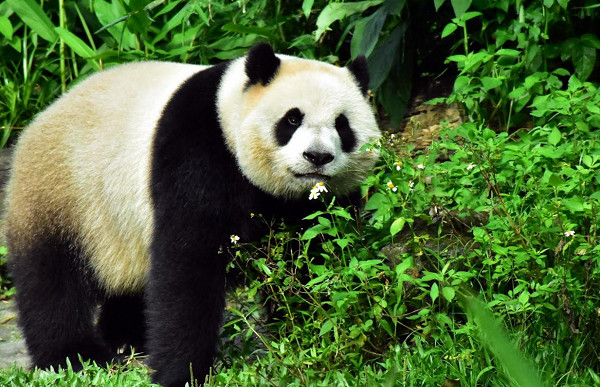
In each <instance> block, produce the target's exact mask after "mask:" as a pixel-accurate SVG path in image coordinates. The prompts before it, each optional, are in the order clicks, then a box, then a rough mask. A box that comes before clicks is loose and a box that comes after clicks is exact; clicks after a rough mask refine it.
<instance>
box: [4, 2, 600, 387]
mask: <svg viewBox="0 0 600 387" xmlns="http://www.w3.org/2000/svg"><path fill="white" fill-rule="evenodd" d="M424 3H427V4H424ZM34 4H37V5H38V6H39V4H40V3H39V2H35V1H33V0H32V1H23V0H5V1H4V2H2V3H0V10H1V11H3V12H0V15H6V16H0V33H1V34H2V35H3V36H4V37H3V38H2V39H3V40H2V41H1V42H0V49H1V50H2V52H1V55H0V58H1V59H0V61H2V67H1V71H3V72H4V73H3V77H4V84H3V87H2V92H1V95H0V98H1V101H2V104H3V109H2V111H0V119H1V120H2V125H3V126H4V129H5V132H4V133H5V136H4V141H5V142H6V141H10V137H9V135H8V132H9V130H6V129H11V128H19V127H22V126H23V125H24V124H26V122H27V120H28V119H29V118H30V117H31V116H32V115H33V114H35V112H37V111H38V110H39V109H40V108H41V107H43V106H44V105H46V104H47V103H48V102H49V101H50V100H51V99H52V98H54V97H55V96H56V95H57V94H58V93H60V90H61V88H64V87H66V86H67V84H69V83H71V82H76V81H77V79H78V78H79V77H81V76H85V74H88V73H89V72H91V71H94V70H96V69H98V68H102V67H107V66H109V65H112V64H114V63H117V62H123V61H130V60H135V59H142V58H158V59H170V60H177V61H192V62H203V63H213V62H214V61H216V60H220V59H227V58H231V57H234V56H237V55H239V54H241V53H243V52H244V51H245V50H246V49H247V47H249V46H250V45H251V44H253V43H254V42H256V41H258V40H269V41H271V42H272V43H273V44H274V45H275V46H276V47H277V48H278V49H279V51H285V52H289V53H293V54H296V55H302V56H306V57H315V58H320V59H323V60H327V61H330V62H334V63H340V64H343V63H344V62H345V61H346V60H347V59H349V58H351V57H353V56H355V55H357V54H359V53H364V54H367V55H368V57H369V62H370V65H371V69H372V72H373V78H374V79H373V83H372V85H371V86H372V90H373V93H374V95H375V102H376V105H377V107H378V109H379V111H380V114H381V115H382V117H383V116H390V117H391V118H392V120H391V121H392V125H394V124H395V123H396V122H397V121H398V119H399V117H400V116H401V114H402V113H403V111H404V109H405V106H406V100H407V95H408V94H407V93H409V92H410V81H411V80H413V79H417V80H420V79H423V77H427V78H428V79H430V78H431V77H435V76H438V75H440V73H441V72H443V71H445V70H444V69H448V72H455V74H456V76H455V82H454V89H453V92H452V93H451V95H450V96H448V97H444V98H441V99H438V100H435V101H433V102H432V103H458V104H459V105H460V106H461V108H462V111H463V115H464V120H463V123H462V124H460V125H458V126H452V127H450V126H448V127H446V128H445V129H443V130H442V132H441V135H440V139H439V140H438V141H435V142H434V143H433V145H432V146H431V147H429V148H427V149H416V148H415V147H414V146H411V145H410V144H404V143H400V142H399V141H398V137H399V136H397V135H395V136H394V135H391V134H390V133H386V135H385V136H384V137H383V138H382V139H381V140H380V141H379V142H378V143H375V144H371V145H370V146H369V147H368V148H365V149H364V150H363V151H376V152H380V154H381V162H380V163H379V164H378V166H377V167H376V169H375V170H374V171H373V174H372V175H371V176H370V177H369V178H368V179H367V181H366V182H365V184H364V186H363V187H362V189H363V193H364V195H365V201H366V205H365V210H364V211H362V212H361V213H360V214H358V213H356V212H355V211H354V210H352V209H345V208H340V207H337V206H336V202H335V200H334V198H332V197H331V196H327V195H326V194H323V195H321V196H320V197H319V199H317V200H322V201H323V210H322V211H321V212H319V213H315V214H314V215H313V216H312V217H311V218H312V220H313V222H314V223H313V226H311V227H308V228H306V229H303V230H298V229H293V228H290V227H284V226H282V225H280V224H273V225H272V232H271V234H270V235H268V236H266V237H265V238H264V240H263V241H262V243H260V244H248V243H247V241H239V242H238V243H236V244H232V246H231V252H232V255H233V256H234V257H235V259H234V261H233V263H232V265H238V266H240V267H242V268H243V269H244V271H245V272H247V273H248V279H247V283H246V286H244V287H241V288H239V289H237V290H235V291H234V292H233V293H232V294H231V296H230V301H229V307H228V311H227V316H228V317H227V321H226V323H225V325H224V329H223V335H222V341H223V346H222V351H223V353H222V356H221V360H220V361H219V362H218V364H217V366H216V368H215V372H214V374H213V375H211V377H210V380H209V382H208V384H209V385H298V386H300V385H318V386H331V385H339V386H346V385H377V386H379V385H384V386H396V385H397V386H413V385H415V386H417V385H418V386H441V385H444V386H457V385H462V386H475V385H481V386H488V385H489V386H509V385H520V386H535V385H548V386H549V385H595V384H599V383H600V376H599V375H598V373H599V372H600V364H599V361H598V358H599V353H598V351H599V348H600V332H599V328H598V327H599V326H600V321H599V319H600V317H599V315H600V300H599V297H600V296H599V294H600V289H599V288H600V286H599V281H600V272H599V270H600V269H599V261H600V247H598V243H597V241H598V235H597V234H598V225H599V224H600V218H599V217H600V215H599V203H600V190H599V183H600V181H599V179H600V168H599V167H600V143H599V139H598V134H599V133H600V91H599V90H598V86H597V83H595V81H597V79H598V75H599V73H598V65H597V64H596V54H597V50H598V48H600V40H599V39H598V36H597V35H595V32H594V31H595V30H594V23H595V19H597V16H598V8H599V7H598V6H597V5H596V4H595V2H592V1H567V0H558V1H555V0H545V1H543V2H534V1H520V0H499V1H464V0H463V1H460V0H455V1H451V2H450V1H443V0H435V1H432V2H419V1H406V2H405V1H393V0H386V1H377V0H375V1H359V2H345V3H337V2H331V3H328V2H322V1H306V0H305V1H303V2H298V3H291V2H285V3H284V2H275V3H272V4H271V3H267V2H266V1H258V2H244V1H238V2H229V1H222V2H202V1H183V0H180V1H152V2H150V1H144V0H139V1H134V0H131V1H117V0H115V1H113V2H107V1H104V0H97V1H93V2H73V3H71V4H68V5H67V4H65V5H64V7H62V8H61V4H62V3H60V2H44V3H43V7H44V10H45V11H46V12H45V13H46V14H48V15H50V16H49V17H46V18H45V17H44V16H42V15H40V13H39V12H35V7H34V6H33V5H34ZM90 4H91V5H93V7H92V6H90ZM27 6H29V8H30V10H29V11H28V12H26V11H25V10H23V8H24V7H27ZM436 10H437V12H436ZM13 11H15V12H16V13H13ZM61 15H62V16H61ZM57 26H58V27H57ZM416 36H418V37H419V38H418V39H419V43H420V42H421V41H422V44H414V43H415V37H416ZM61 39H62V40H61ZM386 58H387V59H388V60H385V59H386ZM407 74H408V75H407ZM407 90H408V91H407ZM5 107H6V109H5ZM442 125H444V123H442ZM395 128H396V127H395V126H392V127H391V128H384V129H390V130H391V131H392V132H393V131H394V129H395ZM306 200H309V199H308V197H307V199H306ZM232 232H235V230H232ZM0 273H1V272H0ZM2 278H4V279H2ZM0 285H1V286H4V287H8V286H9V283H8V282H7V279H6V276H2V277H0ZM262 304H265V305H266V307H265V306H263V305H262ZM265 309H268V310H269V311H270V318H266V317H265V312H264V310H265ZM86 372H87V374H86V375H88V378H87V379H85V378H84V379H82V380H83V382H81V383H82V384H81V385H84V384H85V385H110V384H109V383H111V382H109V380H116V379H114V378H122V379H119V383H120V384H118V385H146V384H147V383H148V378H147V377H146V375H145V369H143V368H140V367H137V368H133V369H131V368H128V369H127V371H123V370H122V369H120V368H113V369H111V370H109V371H102V370H100V369H98V368H97V367H93V366H91V367H90V368H88V369H87V371H86ZM57 375H58V376H57ZM78 377H79V376H77V378H78ZM45 378H49V379H45ZM74 378H76V377H75V376H73V374H72V373H69V372H62V373H59V374H48V373H40V372H39V371H38V372H36V373H26V372H23V371H21V370H18V369H7V370H1V371H0V385H5V384H7V385H35V384H34V383H42V381H44V382H43V383H44V384H43V385H76V384H73V383H76V382H74V380H75V379H74ZM50 379H52V381H50ZM90 380H96V381H98V382H97V383H96V382H92V381H90ZM100 380H102V381H101V382H100ZM46 382H47V383H46ZM61 383H63V384H61ZM69 383H71V384H69ZM77 383H79V382H77ZM86 383H87V384H86ZM40 385H42V384H40ZM115 385H117V384H115Z"/></svg>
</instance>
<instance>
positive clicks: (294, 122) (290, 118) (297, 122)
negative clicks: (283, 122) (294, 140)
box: [287, 116, 300, 126]
mask: <svg viewBox="0 0 600 387" xmlns="http://www.w3.org/2000/svg"><path fill="white" fill-rule="evenodd" d="M287 122H288V124H290V125H292V126H300V120H299V119H298V117H296V116H288V118H287Z"/></svg>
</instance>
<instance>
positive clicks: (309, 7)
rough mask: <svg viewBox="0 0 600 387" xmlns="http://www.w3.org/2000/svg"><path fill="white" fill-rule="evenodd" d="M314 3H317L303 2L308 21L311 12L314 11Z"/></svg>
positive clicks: (312, 0)
mask: <svg viewBox="0 0 600 387" xmlns="http://www.w3.org/2000/svg"><path fill="white" fill-rule="evenodd" d="M314 3H315V0H304V1H303V2H302V12H303V13H304V16H305V17H306V18H307V19H308V17H309V16H310V11H312V7H313V4H314Z"/></svg>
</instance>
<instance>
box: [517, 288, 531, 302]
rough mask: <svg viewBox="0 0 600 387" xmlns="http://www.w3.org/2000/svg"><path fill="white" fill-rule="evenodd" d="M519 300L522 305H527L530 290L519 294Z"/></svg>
mask: <svg viewBox="0 0 600 387" xmlns="http://www.w3.org/2000/svg"><path fill="white" fill-rule="evenodd" d="M519 302H520V303H521V305H525V304H527V303H528V302H529V292H528V291H527V290H524V291H523V292H522V293H521V295H519Z"/></svg>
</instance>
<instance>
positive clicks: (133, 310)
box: [98, 295, 145, 354]
mask: <svg viewBox="0 0 600 387" xmlns="http://www.w3.org/2000/svg"><path fill="white" fill-rule="evenodd" d="M98 329H99V330H100V334H101V335H102V337H103V338H104V340H105V341H106V342H107V343H108V345H109V346H110V349H111V351H112V352H113V353H117V351H119V350H121V349H123V350H124V351H125V352H124V353H125V354H128V351H129V349H130V348H129V347H133V348H135V350H136V351H138V352H142V351H144V337H145V323H144V297H143V295H125V296H113V297H109V298H107V299H106V300H105V301H104V303H103V304H102V309H101V311H100V317H99V319H98Z"/></svg>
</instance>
